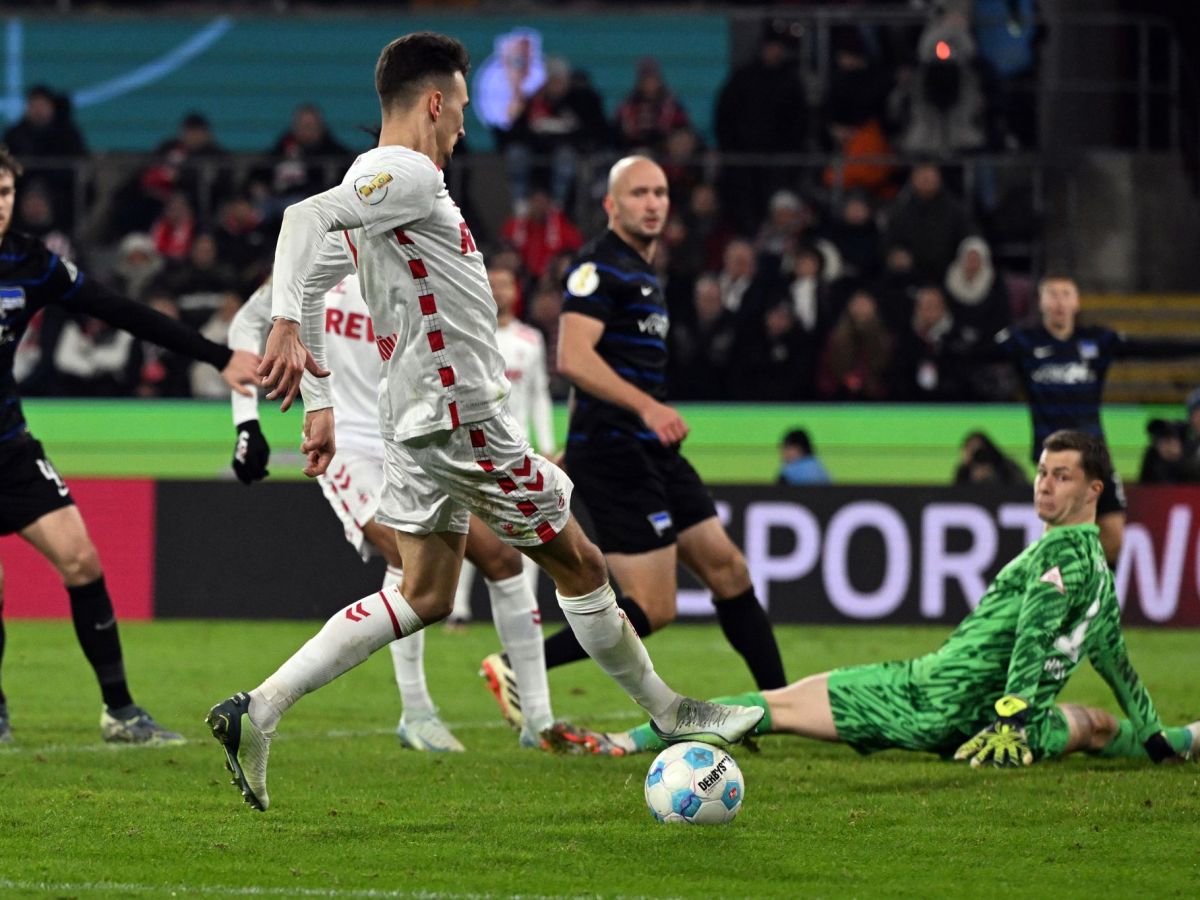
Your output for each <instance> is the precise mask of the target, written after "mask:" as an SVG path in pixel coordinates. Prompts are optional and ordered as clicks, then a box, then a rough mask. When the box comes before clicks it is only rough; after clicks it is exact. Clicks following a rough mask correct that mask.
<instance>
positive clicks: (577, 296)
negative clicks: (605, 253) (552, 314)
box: [562, 260, 613, 325]
mask: <svg viewBox="0 0 1200 900" xmlns="http://www.w3.org/2000/svg"><path fill="white" fill-rule="evenodd" d="M563 284H564V287H565V289H564V291H563V305H562V310H563V312H573V313H582V314H583V315H585V316H590V317H591V318H593V319H599V320H600V321H601V322H603V323H605V324H606V325H607V324H608V322H609V320H610V319H611V318H612V314H613V299H612V291H611V289H610V288H609V286H608V285H606V284H605V283H604V279H603V278H602V277H601V275H600V270H599V269H597V268H596V264H595V263H594V262H592V261H591V260H577V261H576V264H575V266H574V267H573V268H572V269H570V270H569V271H568V272H567V277H566V279H565V280H564V282H563Z"/></svg>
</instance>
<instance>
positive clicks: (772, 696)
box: [763, 672, 840, 741]
mask: <svg viewBox="0 0 1200 900" xmlns="http://www.w3.org/2000/svg"><path fill="white" fill-rule="evenodd" d="M763 698H764V699H765V700H766V701H767V707H768V708H769V709H770V711H771V730H772V731H786V732H788V733H790V734H798V735H800V736H801V737H806V738H813V739H814V740H818V741H837V740H840V738H839V737H838V730H837V725H836V723H835V722H834V720H833V709H832V707H831V706H830V703H829V673H828V672H822V673H821V674H820V675H809V676H808V677H807V678H802V679H800V680H799V681H796V682H793V683H792V684H789V685H788V686H787V687H783V688H779V689H778V690H774V691H763Z"/></svg>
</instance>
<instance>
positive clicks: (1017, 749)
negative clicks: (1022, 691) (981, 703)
mask: <svg viewBox="0 0 1200 900" xmlns="http://www.w3.org/2000/svg"><path fill="white" fill-rule="evenodd" d="M996 715H997V717H998V718H997V719H996V721H995V722H993V723H992V724H991V725H989V726H988V727H987V728H985V729H983V731H981V732H979V734H977V735H975V737H973V738H971V739H970V740H969V741H967V742H966V743H965V744H963V745H962V746H961V747H959V748H958V750H957V751H956V752H955V754H954V758H955V759H969V760H971V768H973V769H974V768H978V767H979V766H982V765H984V764H985V763H989V762H990V763H991V764H992V765H993V766H996V767H998V768H1008V767H1010V766H1011V767H1016V766H1028V765H1032V764H1033V751H1032V750H1030V749H1029V741H1028V739H1026V737H1025V720H1026V719H1027V718H1029V704H1028V703H1026V702H1025V701H1024V700H1022V699H1021V698H1020V697H1018V696H1016V695H1015V694H1008V695H1006V696H1004V697H1001V698H1000V699H999V700H997V701H996Z"/></svg>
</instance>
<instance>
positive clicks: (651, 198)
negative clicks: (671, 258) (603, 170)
mask: <svg viewBox="0 0 1200 900" xmlns="http://www.w3.org/2000/svg"><path fill="white" fill-rule="evenodd" d="M670 209H671V201H670V198H669V196H668V194H667V176H666V173H664V172H663V170H662V167H661V166H659V165H658V163H656V162H655V161H654V160H652V159H649V158H648V157H645V156H626V157H625V158H624V159H621V160H618V161H617V163H616V164H615V165H614V166H613V167H612V168H611V169H610V170H609V172H608V194H607V195H606V196H605V198H604V211H605V212H606V213H608V227H609V228H611V229H612V230H613V231H614V232H615V233H616V234H617V236H618V237H619V238H621V240H623V241H625V243H627V244H629V245H630V246H632V247H634V248H635V249H637V250H638V252H639V253H641V254H642V255H643V256H644V257H646V259H649V258H650V257H651V256H652V255H653V252H654V242H655V241H657V240H658V236H659V235H660V234H662V230H663V227H664V226H665V225H666V224H667V213H668V212H670Z"/></svg>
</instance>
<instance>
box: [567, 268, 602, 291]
mask: <svg viewBox="0 0 1200 900" xmlns="http://www.w3.org/2000/svg"><path fill="white" fill-rule="evenodd" d="M598 287H600V274H599V273H598V272H597V271H596V264H595V263H590V262H586V263H584V264H583V265H582V266H580V267H579V268H578V269H576V270H575V271H574V272H572V273H571V276H570V277H569V278H568V279H567V290H568V291H569V292H570V293H572V294H574V295H575V296H576V297H588V296H590V295H592V294H594V293H596V288H598Z"/></svg>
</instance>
